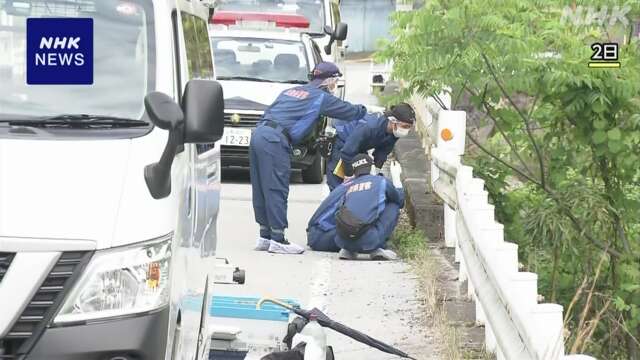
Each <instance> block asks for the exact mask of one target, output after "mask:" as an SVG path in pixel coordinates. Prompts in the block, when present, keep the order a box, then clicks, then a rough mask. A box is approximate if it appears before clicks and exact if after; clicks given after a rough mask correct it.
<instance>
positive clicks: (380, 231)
mask: <svg viewBox="0 0 640 360" xmlns="http://www.w3.org/2000/svg"><path fill="white" fill-rule="evenodd" d="M399 214H400V207H399V206H398V204H395V203H387V205H386V206H385V208H384V210H383V211H382V213H381V214H380V217H378V220H376V222H375V223H374V224H373V225H371V227H370V228H369V230H367V232H366V233H364V235H362V237H360V238H359V239H357V240H348V239H343V238H341V237H340V235H337V234H336V237H335V239H336V245H338V246H339V247H340V248H341V249H347V250H349V251H353V252H357V253H369V252H372V251H373V250H376V249H380V248H385V247H386V243H387V241H388V240H389V237H391V234H392V233H393V230H394V229H395V228H396V225H397V224H398V215H399Z"/></svg>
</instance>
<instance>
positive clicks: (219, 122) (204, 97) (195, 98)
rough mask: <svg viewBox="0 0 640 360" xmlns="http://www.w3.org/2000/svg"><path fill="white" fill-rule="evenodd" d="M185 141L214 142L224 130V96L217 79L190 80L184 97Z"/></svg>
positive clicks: (196, 142)
mask: <svg viewBox="0 0 640 360" xmlns="http://www.w3.org/2000/svg"><path fill="white" fill-rule="evenodd" d="M182 110H183V111H184V119H185V121H184V124H185V128H184V142H185V143H193V144H202V143H213V142H216V141H218V140H220V138H222V134H223V132H224V96H223V92H222V86H221V85H220V83H218V82H217V81H211V80H196V79H194V80H190V81H189V82H188V83H187V86H186V88H185V90H184V96H183V97H182Z"/></svg>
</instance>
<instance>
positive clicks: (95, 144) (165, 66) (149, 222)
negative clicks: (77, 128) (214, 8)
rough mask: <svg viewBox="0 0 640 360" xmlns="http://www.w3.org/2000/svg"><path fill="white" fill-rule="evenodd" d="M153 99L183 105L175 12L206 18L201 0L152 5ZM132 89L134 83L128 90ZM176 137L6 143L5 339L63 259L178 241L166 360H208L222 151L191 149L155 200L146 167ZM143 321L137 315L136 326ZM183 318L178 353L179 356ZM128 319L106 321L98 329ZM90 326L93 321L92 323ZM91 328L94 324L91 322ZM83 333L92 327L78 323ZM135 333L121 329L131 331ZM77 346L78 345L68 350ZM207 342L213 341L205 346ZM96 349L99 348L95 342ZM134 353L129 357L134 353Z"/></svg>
mask: <svg viewBox="0 0 640 360" xmlns="http://www.w3.org/2000/svg"><path fill="white" fill-rule="evenodd" d="M153 4H154V22H155V28H154V29H155V43H156V46H155V51H156V54H155V73H156V77H155V88H154V90H155V91H160V92H163V93H166V94H168V95H170V96H172V97H173V98H174V100H176V101H178V91H179V92H182V91H183V89H184V86H185V85H186V83H187V81H188V80H189V78H188V77H187V62H186V58H185V46H184V39H183V36H182V34H180V49H179V50H180V51H179V53H180V55H181V57H182V58H181V59H180V69H179V73H180V75H181V83H180V84H178V83H177V71H176V67H177V64H176V63H175V61H174V59H175V57H176V53H177V51H178V49H176V48H175V46H174V26H173V23H172V17H171V16H172V15H171V14H172V12H173V11H174V10H177V23H178V28H179V29H181V28H182V24H181V21H180V20H181V18H180V11H185V12H187V13H190V14H196V15H198V16H199V17H200V18H202V19H206V18H207V17H208V14H207V9H206V8H204V7H203V6H201V4H200V2H199V1H193V2H192V1H185V0H165V1H155V0H154V1H153ZM123 86H126V84H123ZM167 138H168V132H167V131H165V130H162V129H159V128H157V127H154V128H153V130H151V132H149V133H148V134H146V135H144V136H140V137H135V138H130V139H86V140H85V139H74V140H61V139H37V140H35V139H34V140H29V138H27V137H25V138H24V139H15V138H12V139H0V199H2V201H0V251H1V252H12V253H15V256H14V258H13V260H12V263H11V266H10V267H9V270H8V271H7V273H6V274H5V276H4V278H3V279H2V282H1V283H0V299H11V300H10V301H2V307H1V308H0V340H2V338H3V336H4V335H5V334H6V333H7V332H8V331H9V330H10V329H11V327H12V326H13V324H14V323H15V322H16V319H17V317H18V316H20V314H21V313H22V311H23V310H24V309H25V307H26V306H27V304H28V302H29V301H31V300H32V297H33V296H34V293H35V292H36V291H37V290H38V288H39V287H40V286H41V284H42V282H43V279H44V278H45V277H46V276H47V275H48V274H49V272H50V271H51V269H52V268H53V266H54V265H55V263H56V261H57V260H58V258H59V257H60V255H61V254H62V253H63V252H67V251H93V250H96V251H100V250H104V249H111V248H115V247H120V246H127V245H133V244H136V243H140V242H143V241H147V240H151V239H154V238H159V237H162V236H165V235H167V234H173V237H172V251H171V254H172V255H171V260H170V283H171V287H170V295H169V296H170V300H169V306H168V312H169V316H168V322H166V323H163V324H162V326H166V327H167V329H168V331H167V339H162V340H163V341H164V342H162V345H163V346H164V345H166V347H165V349H162V348H160V349H162V351H163V353H164V354H165V356H164V357H165V358H166V359H183V358H184V359H208V349H209V341H208V338H209V334H208V333H207V332H206V331H205V332H204V333H203V332H202V331H201V330H202V329H208V328H209V327H210V326H209V323H208V318H209V317H208V316H207V315H208V304H210V303H211V297H212V294H213V292H212V289H211V287H210V286H208V282H209V279H213V275H214V271H215V266H214V265H215V249H216V239H217V226H216V221H217V216H218V209H219V202H220V150H219V149H220V147H219V145H217V144H216V145H215V147H213V148H211V149H209V150H208V151H206V152H203V153H201V154H197V151H196V146H195V145H194V144H185V145H184V149H183V150H182V151H181V152H180V153H178V154H177V155H176V156H175V158H174V161H173V165H172V170H171V186H172V189H171V194H170V195H169V196H168V197H166V198H164V199H159V200H156V199H153V198H152V197H151V195H150V192H149V190H148V188H147V185H146V183H145V179H144V169H145V166H147V165H149V164H152V163H155V162H157V161H158V159H159V158H160V156H161V154H162V152H163V150H164V147H165V144H166V142H167ZM137 316H142V315H141V314H132V315H131V316H128V317H127V319H129V320H130V319H132V318H135V317H137ZM178 318H179V319H180V327H181V332H180V337H179V338H178V339H177V340H179V341H180V343H181V348H182V351H181V353H180V354H172V348H173V345H174V344H173V341H174V333H175V330H176V322H177V320H178ZM127 319H124V318H123V319H114V318H105V319H100V320H99V321H97V322H96V323H102V324H105V323H113V324H114V326H120V325H118V324H120V321H125V320H127ZM89 323H91V322H89ZM88 325H89V324H88ZM74 326H77V327H82V326H84V325H72V326H68V327H67V329H70V328H73V327H74ZM126 330H127V329H124V328H123V329H122V331H126ZM73 340H74V339H70V342H69V343H70V344H71V343H72V342H73ZM205 340H206V341H205ZM96 341H101V340H100V339H96ZM127 350H130V349H127Z"/></svg>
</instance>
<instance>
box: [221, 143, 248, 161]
mask: <svg viewBox="0 0 640 360" xmlns="http://www.w3.org/2000/svg"><path fill="white" fill-rule="evenodd" d="M220 156H221V157H222V158H247V159H249V147H248V146H233V145H222V146H221V147H220Z"/></svg>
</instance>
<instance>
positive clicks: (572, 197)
mask: <svg viewBox="0 0 640 360" xmlns="http://www.w3.org/2000/svg"><path fill="white" fill-rule="evenodd" d="M620 4H622V3H621V2H617V1H596V0H590V1H583V2H580V1H574V2H569V1H557V0H427V1H426V3H425V5H424V7H423V8H422V9H421V10H418V11H414V12H409V13H397V14H395V15H394V26H393V29H392V33H393V35H394V40H393V41H392V42H386V43H384V44H383V46H382V49H381V50H380V51H379V53H378V57H379V58H380V59H381V60H393V62H394V76H395V77H396V78H398V79H402V80H403V83H404V84H405V86H404V87H403V89H402V90H401V94H400V95H401V97H406V96H409V95H411V94H413V93H414V92H418V93H421V94H423V95H425V96H433V95H435V94H439V93H441V92H443V91H449V92H451V95H452V98H453V99H454V100H453V102H454V104H453V107H456V106H458V105H459V104H458V103H459V100H460V99H469V101H470V106H472V108H473V109H474V110H475V111H477V112H480V113H481V114H482V115H483V117H484V121H486V122H487V123H489V124H491V125H492V126H493V127H494V129H495V131H494V134H493V136H492V137H491V138H490V139H489V140H488V141H487V142H484V143H480V142H479V141H478V140H477V139H476V138H475V135H474V134H473V133H471V132H468V134H467V138H468V142H471V143H474V144H475V145H476V147H477V148H478V149H479V151H478V152H477V153H475V154H471V156H469V157H468V158H467V159H466V160H465V161H470V162H472V163H473V165H474V169H475V171H476V172H479V175H480V176H482V177H483V178H484V179H485V181H486V184H487V187H488V190H489V192H490V194H491V197H492V200H493V202H494V203H495V205H496V209H497V216H498V218H499V219H500V221H501V222H503V223H504V224H505V226H506V231H507V236H508V237H509V238H510V240H511V241H515V242H517V243H518V244H519V245H520V247H519V248H520V251H521V254H520V255H521V258H522V259H524V260H525V261H526V265H527V266H528V268H529V269H531V270H532V271H536V272H538V273H539V274H540V288H541V290H542V291H543V293H544V295H545V297H546V298H547V299H550V300H552V301H557V302H560V303H562V304H563V305H565V314H566V326H567V328H568V329H569V330H570V334H571V335H570V337H569V338H568V339H567V348H568V350H570V351H571V352H590V353H593V354H595V355H597V356H600V357H602V358H606V359H634V360H638V359H640V351H639V348H640V260H639V259H640V171H639V169H640V166H639V160H640V44H639V41H638V39H637V38H635V39H632V38H631V37H630V36H629V34H630V33H631V29H630V27H629V26H630V25H631V23H629V24H628V25H626V24H624V23H620V22H619V23H617V24H615V25H614V26H611V24H609V23H608V22H605V23H604V24H599V23H598V22H597V21H595V22H592V23H591V24H589V25H584V23H583V24H582V25H580V26H576V25H574V24H573V23H571V22H567V21H563V19H562V18H563V11H565V12H566V11H567V6H569V7H570V8H576V6H581V5H582V6H592V7H594V8H596V9H602V6H609V7H608V8H609V9H612V8H613V5H620ZM627 5H628V6H629V9H630V11H629V12H628V13H627V14H626V15H627V17H628V18H629V19H634V18H637V17H638V14H640V3H639V2H637V1H635V2H628V3H627ZM600 13H602V12H600ZM565 20H566V17H565ZM596 20H597V19H596ZM614 40H617V41H621V43H620V53H619V59H620V62H621V64H622V66H621V68H619V69H592V68H589V67H588V66H587V63H588V62H589V59H590V57H591V55H592V50H591V47H590V44H591V43H593V42H596V41H599V42H606V41H614Z"/></svg>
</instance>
